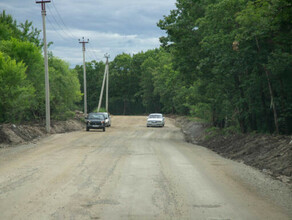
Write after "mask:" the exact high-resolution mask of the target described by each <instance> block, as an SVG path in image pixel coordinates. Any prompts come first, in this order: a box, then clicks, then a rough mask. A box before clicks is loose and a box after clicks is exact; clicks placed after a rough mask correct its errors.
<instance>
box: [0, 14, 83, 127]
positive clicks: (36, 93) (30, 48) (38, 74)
mask: <svg viewBox="0 0 292 220" xmlns="http://www.w3.org/2000/svg"><path fill="white" fill-rule="evenodd" d="M39 35H40V31H39V30H37V29H35V28H34V27H33V26H32V23H31V22H28V21H26V22H25V23H21V24H18V23H17V22H16V21H15V20H14V19H13V18H12V16H11V15H7V14H6V13H5V11H3V12H2V13H1V14H0V100H1V102H0V123H3V122H22V121H30V120H42V119H43V118H44V117H45V89H44V84H45V76H44V61H43V55H42V46H43V45H42V41H41V40H40V36H39ZM49 68H50V69H49V72H50V101H51V115H52V118H53V119H66V118H68V117H71V116H72V115H74V113H73V112H72V111H73V110H75V109H76V103H77V102H79V101H80V99H81V95H82V94H81V92H80V83H79V80H78V77H77V73H76V71H75V70H73V69H70V68H69V64H68V63H66V62H65V61H63V60H61V59H59V58H57V57H55V56H53V54H52V53H50V54H49Z"/></svg>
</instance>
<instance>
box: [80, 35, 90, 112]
mask: <svg viewBox="0 0 292 220" xmlns="http://www.w3.org/2000/svg"><path fill="white" fill-rule="evenodd" d="M88 42H89V39H87V41H84V37H82V41H80V39H79V43H80V44H82V51H83V85H84V86H83V87H84V115H85V116H86V115H87V94H86V67H85V44H87V43H88Z"/></svg>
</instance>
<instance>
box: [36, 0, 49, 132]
mask: <svg viewBox="0 0 292 220" xmlns="http://www.w3.org/2000/svg"><path fill="white" fill-rule="evenodd" d="M50 2H51V1H50V0H45V1H44V0H42V1H36V3H37V4H41V5H42V18H43V41H44V59H45V87H46V131H47V133H50V130H51V116H50V84H49V68H48V53H47V37H46V3H50Z"/></svg>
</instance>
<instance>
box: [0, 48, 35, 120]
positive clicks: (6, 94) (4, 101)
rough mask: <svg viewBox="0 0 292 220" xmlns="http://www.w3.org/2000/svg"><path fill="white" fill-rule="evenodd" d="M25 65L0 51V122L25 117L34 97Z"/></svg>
mask: <svg viewBox="0 0 292 220" xmlns="http://www.w3.org/2000/svg"><path fill="white" fill-rule="evenodd" d="M25 70H26V67H25V65H24V64H23V63H22V62H19V63H17V62H16V61H15V60H13V59H11V58H10V57H9V56H7V55H5V54H3V53H2V52H0V99H1V102H0V122H8V121H9V122H18V121H21V120H23V119H25V117H26V115H27V111H28V110H29V109H30V107H31V104H32V102H31V100H33V98H34V88H33V86H32V85H31V84H30V82H29V81H28V80H27V79H26V74H25Z"/></svg>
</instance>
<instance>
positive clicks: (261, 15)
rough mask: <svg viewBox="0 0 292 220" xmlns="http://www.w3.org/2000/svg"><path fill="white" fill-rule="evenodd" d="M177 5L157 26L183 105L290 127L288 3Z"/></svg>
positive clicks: (247, 126) (240, 123)
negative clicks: (174, 74)
mask: <svg viewBox="0 0 292 220" xmlns="http://www.w3.org/2000/svg"><path fill="white" fill-rule="evenodd" d="M176 6H177V9H175V10H172V11H171V12H170V15H169V16H165V17H164V19H163V20H161V21H159V23H158V26H159V27H160V28H161V29H162V30H165V31H166V33H167V36H166V37H162V38H161V43H162V45H163V47H164V48H165V49H166V50H167V51H168V52H169V53H171V54H172V56H173V59H172V61H173V62H172V66H173V69H174V71H177V72H178V73H177V74H178V79H180V82H181V86H180V87H179V89H178V91H176V94H177V95H176V97H180V99H179V100H182V103H178V104H179V105H180V106H185V107H187V109H188V110H189V113H190V114H192V115H194V116H197V117H201V118H203V119H206V120H209V121H211V122H212V123H213V125H214V126H217V127H221V128H223V127H231V128H238V127H239V128H240V130H241V131H242V132H248V131H249V132H251V131H263V132H274V131H277V130H276V126H277V125H278V127H279V130H280V132H282V133H287V134H289V133H291V132H292V117H291V103H292V99H291V97H292V96H291V95H289V94H292V91H291V88H292V87H291V83H292V75H291V72H292V71H291V61H292V60H291V48H292V38H291V34H292V33H291V32H292V29H291V21H292V5H291V2H290V1H288V0H272V1H270V0H256V1H249V0H240V1H238V0H217V1H216V0H214V1H188V0H178V1H177V4H176ZM186 91H188V92H186ZM178 94H181V95H180V96H178ZM178 111H179V110H177V112H178Z"/></svg>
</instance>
